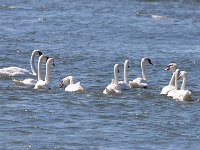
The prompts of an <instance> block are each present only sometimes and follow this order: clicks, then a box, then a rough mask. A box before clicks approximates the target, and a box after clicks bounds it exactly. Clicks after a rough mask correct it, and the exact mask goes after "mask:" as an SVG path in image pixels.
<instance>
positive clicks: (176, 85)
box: [175, 69, 179, 90]
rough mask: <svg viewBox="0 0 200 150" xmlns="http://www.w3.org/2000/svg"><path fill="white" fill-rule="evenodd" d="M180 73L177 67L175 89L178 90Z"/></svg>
mask: <svg viewBox="0 0 200 150" xmlns="http://www.w3.org/2000/svg"><path fill="white" fill-rule="evenodd" d="M178 73H179V69H176V72H175V90H178Z"/></svg>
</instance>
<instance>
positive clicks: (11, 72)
mask: <svg viewBox="0 0 200 150" xmlns="http://www.w3.org/2000/svg"><path fill="white" fill-rule="evenodd" d="M36 53H38V54H39V55H41V54H42V52H40V51H39V50H34V51H33V52H32V54H31V59H30V65H31V70H32V75H36V72H37V71H36V68H35V65H34V58H35V55H36ZM21 75H31V73H30V72H29V71H28V70H27V69H23V68H20V67H6V68H2V69H0V76H10V77H13V76H21Z"/></svg>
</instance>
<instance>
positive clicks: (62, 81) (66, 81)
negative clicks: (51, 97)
mask: <svg viewBox="0 0 200 150" xmlns="http://www.w3.org/2000/svg"><path fill="white" fill-rule="evenodd" d="M70 80H73V77H72V76H67V77H65V78H63V79H62V80H61V82H60V85H59V87H60V88H62V87H64V86H65V87H66V86H67V85H69V83H70Z"/></svg>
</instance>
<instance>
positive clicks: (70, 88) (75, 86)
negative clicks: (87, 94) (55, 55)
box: [60, 76, 84, 93]
mask: <svg viewBox="0 0 200 150" xmlns="http://www.w3.org/2000/svg"><path fill="white" fill-rule="evenodd" d="M66 83H69V84H68V85H67V87H66V88H65V91H67V92H75V93H82V92H83V91H84V89H83V87H82V86H81V83H80V82H77V83H74V78H73V76H67V77H65V78H63V79H62V81H61V86H60V87H63V85H65V84H66Z"/></svg>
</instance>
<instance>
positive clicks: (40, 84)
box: [34, 80, 50, 90]
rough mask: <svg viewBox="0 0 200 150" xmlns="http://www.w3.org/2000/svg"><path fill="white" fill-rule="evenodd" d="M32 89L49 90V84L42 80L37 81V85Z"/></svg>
mask: <svg viewBox="0 0 200 150" xmlns="http://www.w3.org/2000/svg"><path fill="white" fill-rule="evenodd" d="M34 89H37V90H38V89H50V86H49V83H48V82H46V81H43V80H39V81H37V83H36V84H35V87H34Z"/></svg>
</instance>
